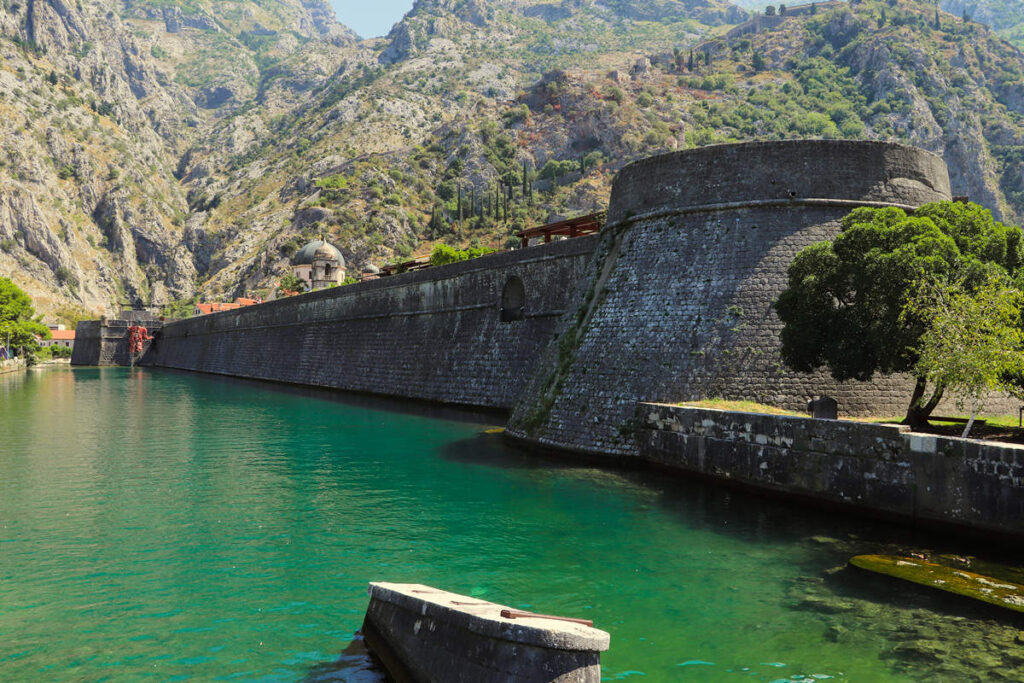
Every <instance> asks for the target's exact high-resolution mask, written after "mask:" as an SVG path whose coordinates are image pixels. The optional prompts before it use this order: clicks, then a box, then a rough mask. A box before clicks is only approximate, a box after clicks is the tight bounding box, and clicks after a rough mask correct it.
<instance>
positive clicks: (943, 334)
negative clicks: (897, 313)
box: [906, 269, 1024, 436]
mask: <svg viewBox="0 0 1024 683" xmlns="http://www.w3.org/2000/svg"><path fill="white" fill-rule="evenodd" d="M1022 305H1024V292H1021V290H1020V289H1018V288H1017V287H1015V286H1014V285H1013V284H1012V283H1011V282H1009V281H1008V279H1007V278H1006V277H1005V276H1002V274H1001V273H999V272H997V271H995V269H993V272H991V273H989V275H988V276H987V277H986V278H985V279H984V281H983V282H982V283H981V285H980V286H978V287H977V288H976V290H975V291H974V292H973V293H971V292H968V291H967V290H966V289H965V288H964V287H963V286H962V285H961V284H960V283H952V284H951V285H950V286H949V287H948V288H946V289H942V288H939V287H937V286H935V285H931V284H929V285H925V286H924V287H923V288H922V290H921V292H920V294H919V295H918V296H916V297H914V298H913V299H912V300H911V301H910V303H909V304H908V305H907V308H906V312H907V313H918V312H920V313H922V314H924V315H927V316H929V317H930V318H931V325H930V327H929V328H928V329H927V330H926V331H925V333H924V334H923V335H922V336H921V342H920V346H919V347H918V349H917V351H918V354H919V358H918V361H917V366H916V370H917V372H918V374H919V375H920V376H923V377H925V378H926V379H928V380H929V381H931V382H932V383H934V384H935V385H936V386H942V387H945V388H946V389H948V390H951V391H952V392H953V393H954V394H955V396H956V403H957V407H959V408H960V409H961V410H967V411H969V414H970V418H969V419H968V420H967V424H966V426H965V427H964V431H963V436H967V435H968V434H970V432H971V427H972V425H973V424H974V418H975V416H977V414H978V413H979V412H980V411H981V409H982V407H983V406H984V404H985V399H986V398H987V395H988V394H989V392H992V391H994V390H1004V391H1011V392H1014V393H1018V391H1019V387H1020V382H1019V380H1018V379H1017V377H1018V375H1019V374H1020V373H1021V372H1022V371H1024V330H1022V329H1021V307H1022Z"/></svg>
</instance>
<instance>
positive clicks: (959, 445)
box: [637, 403, 1024, 538]
mask: <svg viewBox="0 0 1024 683" xmlns="http://www.w3.org/2000/svg"><path fill="white" fill-rule="evenodd" d="M637 421H638V429H637V442H638V444H639V452H640V456H641V457H642V458H644V459H646V460H649V461H651V462H654V463H657V464H660V465H663V466H666V467H669V468H675V469H680V470H685V471H687V472H692V473H696V474H700V475H703V476H708V477H712V478H715V479H718V480H720V481H723V482H730V483H733V484H742V485H744V486H748V487H753V488H757V489H761V490H765V491H771V492H774V493H777V494H781V495H784V496H786V497H792V496H800V497H805V498H814V499H818V500H820V501H822V502H826V503H830V504H836V505H845V506H851V507H856V508H860V509H862V510H864V511H867V512H871V513H874V514H886V515H891V516H896V517H901V518H904V519H906V520H908V521H910V522H912V523H914V524H917V525H922V526H935V527H958V528H960V529H963V530H968V529H971V530H979V531H987V532H990V533H992V534H994V535H999V536H1010V537H1014V538H1024V447H1022V446H1017V445H1012V444H997V443H992V442H984V441H976V440H972V439H958V438H948V437H939V436H932V435H926V434H915V433H910V432H908V431H907V428H906V427H902V426H897V425H880V424H870V423H862V422H853V421H845V420H820V419H813V418H805V417H793V416H784V415H762V414H755V413H742V412H732V411H723V410H713V409H708V408H692V407H681V406H671V405H662V404H651V403H646V404H641V405H640V406H639V407H638V408H637Z"/></svg>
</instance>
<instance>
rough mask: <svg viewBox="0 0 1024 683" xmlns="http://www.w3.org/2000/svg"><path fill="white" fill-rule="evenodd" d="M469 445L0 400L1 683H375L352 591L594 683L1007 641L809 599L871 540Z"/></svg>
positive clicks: (720, 674) (60, 372)
mask: <svg viewBox="0 0 1024 683" xmlns="http://www.w3.org/2000/svg"><path fill="white" fill-rule="evenodd" d="M491 421H492V422H493V421H498V419H497V418H492V420H491ZM487 427H488V424H487V419H486V418H484V419H483V421H481V419H480V418H475V417H472V416H468V415H462V414H440V415H439V414H436V413H435V414H424V412H423V410H422V409H418V408H416V409H413V408H408V407H404V406H402V405H401V404H382V403H380V402H371V401H368V400H365V399H346V400H340V399H339V398H337V397H333V396H332V395H331V394H328V393H313V392H301V391H296V390H286V389H281V388H277V387H273V386H268V385H264V384H258V383H250V382H241V381H233V380H227V379H223V378H216V377H208V376H202V375H190V374H184V373H174V372H169V371H146V370H134V371H132V370H128V369H120V368H118V369H103V370H97V369H87V368H81V369H74V370H71V369H55V370H46V371H42V372H30V373H28V374H19V375H7V376H0V679H3V680H18V681H20V680H25V681H34V680H40V681H43V680H55V681H94V680H139V679H152V680H257V681H295V680H307V681H320V680H342V681H375V680H378V679H379V675H378V674H376V673H375V672H374V671H373V670H372V667H371V665H370V663H369V662H368V660H367V658H366V657H365V656H364V655H362V654H360V652H359V648H358V640H357V642H356V643H355V646H354V647H353V646H350V644H351V643H352V642H353V640H354V638H355V637H356V636H355V634H356V631H357V629H358V628H359V626H360V623H361V620H362V614H363V611H364V609H365V607H366V602H367V598H366V584H367V582H368V581H372V580H386V581H399V582H405V581H407V582H419V583H426V584H431V585H435V586H438V587H442V588H445V589H448V590H452V591H456V592H460V593H465V594H469V595H474V596H480V597H483V598H486V599H489V600H493V601H497V602H503V603H509V604H512V605H514V606H517V607H521V608H526V609H534V610H537V611H541V612H546V613H559V614H565V615H570V616H579V617H586V618H591V619H593V620H594V621H595V623H596V625H597V626H598V627H600V628H603V629H605V630H607V631H609V632H610V633H611V636H612V649H611V650H610V651H609V652H608V653H606V654H605V656H604V658H603V670H604V674H605V677H606V678H607V679H608V680H620V679H628V680H641V679H642V680H647V681H675V680H680V681H690V680H694V681H697V680H699V681H710V680H723V681H726V680H737V681H748V680H755V681H777V680H850V681H885V680H966V679H963V678H958V677H954V678H946V679H943V678H942V676H938V678H934V676H936V675H937V674H936V672H939V673H941V672H942V671H943V670H944V669H943V668H942V667H945V666H947V665H950V666H951V665H952V664H951V663H961V662H959V660H957V662H953V656H952V655H950V656H949V657H946V658H942V657H939V658H938V660H936V658H934V657H933V658H931V659H929V658H928V657H923V656H921V655H920V653H917V654H914V653H911V655H910V656H908V655H907V653H905V652H901V651H900V649H899V646H900V643H901V642H902V641H900V640H899V636H898V635H897V632H896V631H895V630H893V629H890V628H889V626H888V625H889V624H900V623H904V624H907V623H909V624H914V623H918V622H921V621H928V620H929V619H931V618H934V620H935V622H936V624H938V623H940V622H943V623H945V622H956V623H961V622H962V625H963V629H962V630H963V631H964V632H971V633H978V632H979V631H984V630H985V629H988V633H987V634H985V637H986V638H988V637H989V636H991V635H992V634H993V633H997V632H998V633H1000V634H1001V633H1003V632H1002V631H1000V629H1001V628H1002V626H1001V625H1000V624H999V623H997V622H992V621H991V620H988V618H987V617H986V616H984V615H968V616H967V617H963V616H959V615H954V614H953V613H951V612H948V611H944V610H945V609H946V608H945V607H944V606H941V605H938V604H937V603H933V602H932V599H931V598H930V596H912V597H907V596H905V595H902V594H901V591H893V589H891V588H890V587H888V585H885V586H881V585H878V584H875V583H873V582H869V583H867V584H865V582H864V581H863V580H862V579H860V578H858V577H849V576H847V574H848V572H839V573H838V574H836V575H832V574H831V573H830V571H829V570H830V569H831V568H834V567H837V566H841V565H842V564H843V562H844V560H845V557H846V556H847V553H848V552H851V551H852V550H864V551H873V550H875V549H877V548H879V547H880V546H881V545H883V544H885V543H889V542H891V541H893V540H894V539H892V538H889V537H888V536H887V535H886V533H885V531H884V529H879V528H878V527H874V526H870V525H867V524H865V523H863V522H857V521H843V520H841V519H839V518H836V517H831V516H828V515H823V514H821V513H818V512H806V511H803V510H802V509H800V508H790V507H780V506H779V505H778V504H775V503H770V502H768V501H765V500H762V499H759V498H755V497H748V496H745V495H739V494H730V493H728V492H725V491H722V490H719V489H715V488H711V487H707V486H703V485H699V484H689V483H683V482H678V481H673V480H671V479H668V478H666V477H664V476H661V475H650V474H638V473H626V472H615V471H605V470H601V469H596V468H592V467H589V466H568V465H565V464H558V463H554V462H552V461H550V460H546V459H543V458H539V457H535V456H533V455H531V454H528V453H523V452H521V451H518V450H514V449H510V448H507V447H505V446H503V445H502V443H501V441H500V439H499V438H498V437H495V436H493V435H487V434H485V433H484V431H485V429H486V428H487ZM821 536H828V538H821ZM896 540H897V541H899V539H896ZM808 596H810V597H808ZM808 600H810V602H809V603H808ZM829 601H839V602H837V603H830V602H829ZM849 605H853V607H849ZM929 615H931V616H929ZM901 620H902V621H901ZM876 622H881V623H882V624H883V626H879V625H878V624H877V623H876ZM894 628H895V627H894ZM936 628H938V626H936ZM904 630H905V629H904ZM951 633H953V632H948V631H941V630H940V631H938V632H937V635H936V634H935V633H929V634H925V635H928V637H929V638H930V639H931V640H932V641H935V640H937V642H938V643H939V646H940V649H941V647H942V646H944V647H945V648H946V650H947V651H959V650H963V649H964V647H968V645H969V643H966V644H965V643H964V642H960V643H954V642H951V641H953V640H954V639H955V638H958V636H956V635H951ZM923 637H924V635H922V634H920V633H919V634H918V635H917V636H916V638H917V640H920V639H921V638H923ZM978 638H979V639H981V638H982V636H980V635H979V636H978ZM1011 642H1012V641H1011ZM979 647H982V646H981V645H979ZM894 651H895V652H896V654H893V653H894ZM980 651H982V650H979V652H980ZM979 666H980V665H979ZM1013 666H1014V665H1013V662H1012V661H1009V662H1008V661H1005V660H1000V661H998V662H992V663H990V669H991V670H999V667H1002V668H1003V669H1006V668H1007V667H1010V668H1009V669H1008V670H1010V671H1012V670H1013V668H1012V667H1013ZM979 671H980V669H979ZM978 675H979V676H981V674H978ZM985 675H987V674H985ZM807 677H815V678H812V679H808V678H807ZM828 677H831V679H829V678H828ZM980 679H981V680H983V679H984V677H983V676H982V678H980Z"/></svg>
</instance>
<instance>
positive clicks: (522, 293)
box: [501, 276, 526, 323]
mask: <svg viewBox="0 0 1024 683" xmlns="http://www.w3.org/2000/svg"><path fill="white" fill-rule="evenodd" d="M525 308H526V288H525V287H523V281H522V280H520V279H519V278H518V277H515V276H512V277H510V278H509V279H508V281H507V282H506V283H505V288H504V289H502V290H501V322H503V323H510V322H512V321H513V320H522V319H523V317H524V310H525Z"/></svg>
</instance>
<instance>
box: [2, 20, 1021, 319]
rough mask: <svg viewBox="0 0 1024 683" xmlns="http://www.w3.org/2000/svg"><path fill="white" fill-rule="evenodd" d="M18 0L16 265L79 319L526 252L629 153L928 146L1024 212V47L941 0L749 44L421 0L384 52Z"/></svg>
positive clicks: (976, 188) (302, 35)
mask: <svg viewBox="0 0 1024 683" xmlns="http://www.w3.org/2000/svg"><path fill="white" fill-rule="evenodd" d="M12 7H15V4H13V3H11V2H10V0H6V2H5V4H4V5H2V6H0V35H2V36H3V37H4V38H5V39H6V40H2V41H0V57H2V59H3V62H2V63H0V96H2V97H0V111H4V112H5V113H6V114H7V117H5V118H6V120H0V160H3V166H2V168H0V174H4V176H5V183H4V185H3V187H2V188H0V269H2V270H3V271H5V272H11V273H13V274H15V275H16V276H17V278H16V279H20V281H19V284H21V285H23V286H24V287H25V288H26V289H28V291H30V293H31V294H32V295H33V296H34V297H35V298H36V300H37V308H39V309H40V310H42V311H45V312H46V313H47V314H48V315H50V316H53V317H60V318H62V319H64V320H67V321H69V322H71V321H73V320H74V319H76V318H77V317H81V316H84V315H95V314H96V312H97V311H98V310H99V309H100V308H102V309H103V310H105V311H108V312H109V311H112V310H114V309H115V308H116V306H117V305H118V303H119V302H121V303H127V304H138V303H148V304H154V305H165V304H168V303H170V302H173V301H188V300H191V299H192V298H193V297H194V296H196V295H197V294H198V295H200V296H203V297H208V298H220V297H224V298H227V297H231V296H237V295H241V294H257V295H259V294H263V295H268V294H269V293H270V292H271V291H272V289H273V287H274V285H275V283H276V280H277V278H279V277H280V276H281V275H282V274H284V273H285V272H287V271H288V259H289V257H290V254H291V253H293V252H294V250H295V249H296V248H297V247H298V246H301V244H302V242H303V240H305V239H308V238H310V237H312V236H315V235H318V234H320V233H324V234H326V235H328V236H329V238H330V239H331V240H332V241H334V242H335V243H336V244H338V246H339V247H341V249H342V251H343V253H344V254H345V256H346V259H347V260H348V261H349V262H350V264H351V265H352V266H353V268H354V269H356V270H358V269H359V268H361V267H363V266H367V265H369V264H377V265H380V264H382V263H384V262H387V261H393V260H401V259H403V258H407V257H409V256H410V255H412V254H414V253H420V252H421V251H422V250H424V249H429V247H430V245H431V244H432V243H433V242H435V241H438V240H442V241H446V242H449V243H452V244H458V245H460V246H467V245H470V244H487V245H489V246H492V247H499V248H500V247H504V246H509V245H511V244H512V243H513V241H514V240H511V239H510V235H511V233H513V232H515V230H517V229H520V228H522V227H525V226H526V225H529V224H535V223H538V222H543V221H544V220H546V219H548V218H550V217H556V216H563V215H569V214H572V213H583V212H587V211H590V210H593V209H596V208H601V207H603V206H604V203H605V202H606V200H607V196H608V191H609V188H610V183H611V178H612V177H613V174H614V171H615V170H616V169H617V168H620V167H621V166H622V165H623V164H624V163H626V162H627V161H629V160H630V159H634V158H639V157H642V156H646V155H648V154H652V153H657V152H661V151H668V150H672V149H681V148H686V147H691V146H696V145H702V144H708V143H711V142H728V141H734V140H737V141H738V140H745V139H778V138H780V137H851V138H858V137H861V138H864V139H887V140H897V141H902V142H909V143H911V144H916V145H919V146H922V147H924V148H926V149H931V150H932V151H936V152H939V153H941V154H943V156H945V157H946V159H947V162H949V164H950V168H951V175H952V177H953V181H954V185H955V187H956V188H958V190H959V192H958V193H960V194H970V195H971V196H972V197H973V198H976V199H978V200H981V201H983V202H984V203H986V204H988V205H989V206H991V207H992V208H993V209H994V210H995V211H996V212H997V213H998V214H1000V215H1002V216H1005V217H1006V218H1007V219H1008V220H1018V219H1019V217H1020V216H1021V215H1022V213H1024V180H1022V178H1024V159H1022V158H1021V157H1022V155H1021V153H1020V152H1019V149H1020V148H1021V145H1022V141H1024V132H1022V131H1024V128H1022V124H1021V123H1020V122H1019V117H1020V116H1021V115H1022V113H1024V86H1022V82H1024V76H1022V74H1024V59H1022V57H1021V56H1020V53H1019V51H1017V50H1016V49H1015V48H1013V47H1012V46H1010V45H1009V44H1007V43H1005V42H1003V41H1001V40H1000V39H999V38H998V37H997V36H996V35H995V34H994V33H992V32H991V31H989V30H987V29H986V28H985V27H984V26H982V25H981V24H980V23H977V22H965V21H964V20H963V19H962V17H960V16H956V15H950V14H948V13H941V15H940V16H936V14H935V8H934V6H933V5H929V4H926V3H917V2H911V1H909V0H900V2H896V3H893V4H890V3H888V2H886V3H878V2H873V1H872V0H865V1H864V2H861V3H858V4H857V5H851V6H844V7H840V8H835V9H828V10H827V11H822V12H820V13H817V14H814V15H808V16H801V17H789V18H786V19H785V20H782V21H777V22H775V24H773V25H772V26H771V27H768V29H767V30H762V31H760V32H756V33H744V32H743V31H746V30H747V29H743V31H732V33H737V35H735V36H733V37H729V38H726V37H723V36H724V35H725V33H726V31H728V30H729V29H732V28H734V27H735V26H737V25H738V24H740V22H742V20H744V19H746V18H747V17H748V16H749V15H747V14H746V13H745V12H744V11H742V10H740V9H738V8H737V7H735V6H733V5H728V4H726V3H721V2H717V0H707V1H702V0H693V1H690V0H687V1H686V2H679V1H677V0H663V1H661V2H656V3H649V2H643V1H642V0H628V1H626V0H624V1H621V2H620V1H618V0H564V1H562V2H541V1H538V0H507V1H503V2H495V3H484V2H482V1H481V0H419V1H418V2H417V3H416V5H415V6H414V8H413V10H412V11H411V12H410V13H409V14H407V15H406V16H405V17H403V19H402V20H401V21H399V22H398V23H397V24H396V25H395V26H394V28H393V29H392V30H391V32H390V33H389V34H388V36H386V37H384V38H378V39H370V40H358V39H357V38H356V37H355V35H354V34H353V33H352V32H351V31H349V30H347V29H344V28H341V27H340V24H337V22H336V21H335V20H334V19H333V14H332V13H330V8H329V6H327V4H326V2H320V1H318V0H304V1H302V2H299V1H298V0H287V2H283V3H267V2H262V1H257V2H232V3H212V2H211V1H210V0H189V1H188V2H184V3H181V2H178V3H171V2H163V1H162V0H136V1H135V2H113V1H111V0H83V1H82V3H81V8H82V9H81V10H79V8H78V7H77V6H74V5H69V4H66V3H64V2H63V0H46V2H42V1H41V0H37V2H35V3H34V4H33V5H32V7H33V9H32V10H31V12H32V13H33V14H32V18H31V21H30V20H29V19H30V18H29V9H28V7H29V5H25V6H22V5H17V6H16V7H17V9H15V10H13V11H12V10H11V8H12ZM108 15H109V16H108ZM652 17H653V18H652ZM332 22H333V23H332ZM30 26H31V30H30ZM730 35H731V34H730ZM691 55H692V56H691ZM708 61H710V63H708ZM581 167H582V168H581ZM581 170H582V171H584V172H581ZM524 172H525V173H526V174H527V175H528V182H527V183H526V184H524V183H523V178H522V176H523V173H524ZM460 207H462V217H461V220H460V214H459V208H460ZM470 213H472V216H470V215H469V214H470Z"/></svg>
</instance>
